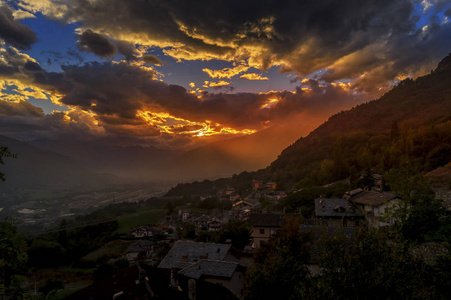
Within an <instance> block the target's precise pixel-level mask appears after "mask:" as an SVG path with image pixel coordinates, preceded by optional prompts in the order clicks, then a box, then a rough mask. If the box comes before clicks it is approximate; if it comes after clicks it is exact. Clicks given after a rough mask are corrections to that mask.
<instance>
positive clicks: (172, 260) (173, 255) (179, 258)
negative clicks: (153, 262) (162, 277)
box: [158, 241, 231, 269]
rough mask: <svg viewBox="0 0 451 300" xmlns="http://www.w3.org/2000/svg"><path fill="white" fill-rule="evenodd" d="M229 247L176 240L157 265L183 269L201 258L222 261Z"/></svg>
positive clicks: (165, 267)
mask: <svg viewBox="0 0 451 300" xmlns="http://www.w3.org/2000/svg"><path fill="white" fill-rule="evenodd" d="M230 247H231V245H229V244H216V243H196V242H190V241H177V242H176V243H175V244H174V246H173V247H172V248H171V250H169V252H168V254H167V255H166V256H165V257H164V259H163V260H162V261H161V263H160V265H159V266H158V267H159V268H163V269H172V268H176V269H183V268H186V267H187V266H190V265H191V264H192V263H195V262H197V261H199V260H201V259H210V260H218V261H223V260H224V258H225V256H226V255H227V253H228V252H229V250H230Z"/></svg>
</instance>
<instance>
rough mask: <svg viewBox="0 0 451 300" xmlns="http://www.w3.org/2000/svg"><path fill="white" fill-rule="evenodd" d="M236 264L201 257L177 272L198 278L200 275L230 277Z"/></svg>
mask: <svg viewBox="0 0 451 300" xmlns="http://www.w3.org/2000/svg"><path fill="white" fill-rule="evenodd" d="M237 266H238V263H236V262H227V261H217V260H209V259H203V260H200V261H198V262H196V263H193V264H192V265H190V266H188V267H186V268H184V269H183V270H180V271H179V272H178V273H179V274H181V275H183V276H186V277H190V278H194V279H199V278H200V277H201V276H209V277H225V278H231V277H232V275H233V273H234V272H235V270H236V268H237Z"/></svg>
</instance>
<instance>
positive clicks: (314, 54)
mask: <svg viewBox="0 0 451 300" xmlns="http://www.w3.org/2000/svg"><path fill="white" fill-rule="evenodd" d="M70 8H71V9H69V10H67V11H66V14H65V16H64V17H63V18H65V19H66V20H74V19H76V20H80V21H81V22H82V23H83V24H84V26H87V27H88V28H93V29H99V30H104V31H105V32H108V34H110V35H111V36H115V35H116V36H119V35H122V36H125V35H127V34H130V35H133V34H135V35H138V36H139V35H140V36H142V38H143V39H148V40H153V41H156V42H158V43H162V44H164V43H170V44H174V43H175V42H179V43H181V44H182V45H181V46H180V47H179V48H180V50H181V51H186V52H187V53H195V52H202V53H210V54H214V55H224V54H231V55H234V54H236V53H237V52H238V51H239V47H243V46H244V47H245V46H249V47H251V46H261V47H263V48H264V49H265V50H266V52H267V55H259V57H255V59H259V60H260V63H261V65H262V66H263V67H265V66H268V65H269V64H270V62H271V60H281V59H282V60H283V59H288V58H297V59H298V60H297V61H295V62H293V64H292V65H290V66H288V67H289V68H291V69H294V70H297V71H299V72H301V73H310V72H311V71H313V70H315V69H316V68H319V67H324V66H327V65H328V64H330V63H331V62H333V61H334V60H335V59H337V58H339V57H342V56H344V55H346V54H349V53H352V52H353V51H356V50H358V49H361V48H363V47H365V46H366V45H368V44H370V43H371V42H373V41H375V40H377V39H380V38H381V37H383V36H385V35H387V34H391V35H399V34H404V33H408V32H409V31H410V30H412V29H413V27H414V22H413V20H411V18H410V15H411V12H412V10H413V6H412V3H411V2H410V1H408V0H377V1H358V0H354V1H338V0H332V1H275V0H273V1H271V0H270V1H238V0H232V1H207V0H203V1H195V2H187V1H182V2H180V1H137V0H135V1H119V0H109V1H95V2H89V1H72V2H70ZM112 16H114V18H115V22H111V18H112ZM117 24H120V27H118V26H117ZM119 28H120V30H119ZM303 45H304V46H305V45H307V47H306V48H305V50H304V51H303V52H302V53H301V52H300V51H298V50H299V48H300V47H301V46H303Z"/></svg>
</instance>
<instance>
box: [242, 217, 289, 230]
mask: <svg viewBox="0 0 451 300" xmlns="http://www.w3.org/2000/svg"><path fill="white" fill-rule="evenodd" d="M283 219H284V215H283V214H251V215H249V219H248V222H249V224H250V225H251V226H254V227H282V225H283Z"/></svg>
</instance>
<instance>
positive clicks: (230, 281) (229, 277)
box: [178, 259, 245, 298]
mask: <svg viewBox="0 0 451 300" xmlns="http://www.w3.org/2000/svg"><path fill="white" fill-rule="evenodd" d="M244 274H245V268H244V267H242V266H240V265H239V264H238V263H236V262H228V261H217V260H210V259H202V260H199V261H197V262H195V263H193V264H192V265H190V266H187V267H186V268H184V269H182V270H180V271H179V272H178V275H179V280H180V281H183V278H180V277H185V278H187V279H194V280H195V281H205V282H210V283H213V284H216V285H220V286H223V287H225V288H226V289H228V290H229V291H230V292H231V293H232V294H233V295H234V296H235V297H237V298H241V297H243V283H244ZM191 284H193V283H191Z"/></svg>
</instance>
